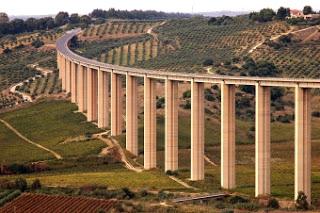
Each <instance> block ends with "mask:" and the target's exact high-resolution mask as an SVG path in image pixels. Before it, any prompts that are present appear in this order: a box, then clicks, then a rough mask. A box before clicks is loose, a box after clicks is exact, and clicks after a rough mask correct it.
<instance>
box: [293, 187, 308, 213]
mask: <svg viewBox="0 0 320 213" xmlns="http://www.w3.org/2000/svg"><path fill="white" fill-rule="evenodd" d="M296 208H297V209H303V210H308V208H309V203H308V201H307V196H306V195H305V194H304V192H301V191H300V192H299V193H298V197H297V200H296Z"/></svg>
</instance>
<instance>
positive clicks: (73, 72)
mask: <svg viewBox="0 0 320 213" xmlns="http://www.w3.org/2000/svg"><path fill="white" fill-rule="evenodd" d="M77 67H78V65H77V64H76V63H74V62H71V102H72V103H76V102H77Z"/></svg>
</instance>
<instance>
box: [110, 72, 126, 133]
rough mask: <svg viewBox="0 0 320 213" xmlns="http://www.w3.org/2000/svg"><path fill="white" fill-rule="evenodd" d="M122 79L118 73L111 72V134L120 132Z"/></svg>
mask: <svg viewBox="0 0 320 213" xmlns="http://www.w3.org/2000/svg"><path fill="white" fill-rule="evenodd" d="M122 119H123V118H122V81H121V78H120V75H118V74H116V73H111V135H112V136H117V135H121V133H122Z"/></svg>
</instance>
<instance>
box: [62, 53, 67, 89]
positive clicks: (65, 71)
mask: <svg viewBox="0 0 320 213" xmlns="http://www.w3.org/2000/svg"><path fill="white" fill-rule="evenodd" d="M61 63H62V64H61V68H62V78H61V85H62V90H63V91H66V74H67V61H66V59H65V58H64V57H62V62H61Z"/></svg>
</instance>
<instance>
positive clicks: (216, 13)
mask: <svg viewBox="0 0 320 213" xmlns="http://www.w3.org/2000/svg"><path fill="white" fill-rule="evenodd" d="M249 13H250V12H249V11H228V10H223V11H213V12H201V13H197V14H199V15H203V16H208V17H219V16H238V15H245V14H249Z"/></svg>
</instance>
